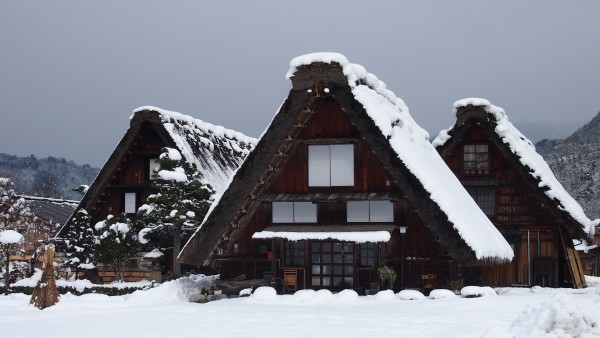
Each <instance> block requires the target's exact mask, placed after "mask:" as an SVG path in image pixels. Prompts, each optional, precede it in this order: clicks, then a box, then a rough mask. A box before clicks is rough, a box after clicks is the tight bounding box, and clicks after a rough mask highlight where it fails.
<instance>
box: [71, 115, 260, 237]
mask: <svg viewBox="0 0 600 338" xmlns="http://www.w3.org/2000/svg"><path fill="white" fill-rule="evenodd" d="M148 130H152V132H151V133H149V132H148ZM149 134H151V135H153V136H147V135H149ZM144 135H146V136H144ZM148 137H150V138H151V139H148ZM155 138H158V139H157V140H155ZM140 141H142V142H141V143H144V142H154V141H156V142H158V143H159V144H163V145H164V146H166V147H170V148H174V149H177V150H178V151H179V152H180V153H181V154H182V156H184V158H185V159H186V160H187V161H188V162H190V163H194V164H196V166H197V167H198V170H199V171H200V172H201V173H202V177H203V179H204V181H205V182H206V183H208V184H210V185H211V186H212V188H213V189H214V190H215V193H216V194H219V193H220V192H221V191H222V190H223V189H224V188H225V187H226V186H227V183H228V182H229V178H230V176H231V175H232V174H233V173H234V171H235V170H236V169H237V167H238V166H239V165H240V164H241V163H242V161H243V159H244V158H245V157H246V155H248V153H249V152H250V150H251V149H252V148H253V147H254V145H255V144H256V139H254V138H252V137H248V136H246V135H244V134H242V133H239V132H236V131H233V130H229V129H226V128H224V127H221V126H215V125H212V124H210V123H207V122H204V121H202V120H199V119H195V118H193V117H190V116H187V115H183V114H180V113H177V112H171V111H167V110H164V109H161V108H157V107H151V106H144V107H140V108H137V109H135V110H134V112H133V114H132V115H131V117H130V127H129V129H128V130H127V131H126V133H125V135H124V136H123V138H122V139H121V141H120V142H119V144H118V145H117V147H116V148H115V150H114V151H113V153H112V154H111V156H110V158H109V159H108V160H107V161H106V163H105V165H104V166H103V167H102V169H101V170H100V173H99V174H98V176H97V177H96V179H95V180H94V182H93V183H92V184H91V186H90V187H89V189H88V190H87V191H86V193H85V195H84V196H83V199H82V200H81V202H80V204H79V206H78V207H77V210H79V209H85V210H87V211H88V212H90V213H91V214H92V215H93V214H94V210H95V209H97V208H100V206H101V204H102V203H104V202H99V201H101V200H102V196H103V195H105V194H106V193H107V191H108V190H109V189H110V188H109V187H110V186H111V185H112V184H114V182H112V181H113V180H114V179H115V177H118V176H119V175H118V173H119V172H121V171H122V170H124V167H123V162H124V161H125V159H126V158H128V157H131V156H134V154H135V153H136V149H137V148H139V147H140ZM111 182H112V183H111ZM73 215H75V213H73ZM73 215H71V219H72V218H73ZM69 221H70V220H69ZM69 221H67V223H66V224H65V226H63V227H62V228H61V230H60V231H59V235H60V234H61V233H63V232H64V231H65V230H66V226H67V225H68V224H69Z"/></svg>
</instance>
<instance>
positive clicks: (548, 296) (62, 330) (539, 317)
mask: <svg viewBox="0 0 600 338" xmlns="http://www.w3.org/2000/svg"><path fill="white" fill-rule="evenodd" d="M588 282H589V284H590V285H591V286H590V287H588V288H587V289H581V290H571V289H548V288H539V287H534V288H532V289H527V288H518V289H517V288H501V289H496V292H497V295H496V293H494V292H490V289H489V288H484V290H482V291H483V292H481V293H482V294H484V296H483V297H479V298H463V297H461V296H451V295H449V294H448V292H447V291H439V292H434V295H437V296H436V297H433V298H430V297H424V298H422V299H417V300H403V299H401V298H411V299H414V298H420V297H398V294H396V295H394V294H393V293H392V292H391V291H383V292H380V293H379V294H377V295H374V296H358V295H357V294H356V293H355V292H354V291H352V290H345V291H343V292H340V293H338V294H331V293H330V292H329V291H325V290H322V291H317V292H315V291H312V290H300V291H298V292H296V294H294V295H283V296H278V295H275V292H274V290H273V289H271V288H266V287H263V288H259V289H257V290H256V291H255V292H254V294H253V295H251V296H250V297H243V298H236V299H225V300H219V301H214V302H210V303H206V304H196V303H190V302H188V297H189V296H190V295H192V294H194V293H197V292H198V285H199V284H198V279H196V280H194V279H189V278H181V279H179V280H177V281H172V282H167V283H164V284H163V285H161V286H159V287H157V288H154V289H150V290H147V291H136V292H135V293H133V294H130V295H126V296H113V297H109V296H104V295H98V294H87V295H83V296H74V295H71V294H67V295H63V296H62V298H61V299H60V302H59V303H58V304H57V305H55V306H53V307H50V308H47V309H45V310H38V309H37V308H35V307H33V306H31V305H29V296H27V295H24V294H10V295H8V296H3V295H0V325H1V327H2V334H1V335H0V336H1V337H10V338H19V337H86V338H88V337H89V338H93V337H103V338H105V337H220V338H229V337H232V338H233V337H269V338H270V337H487V338H490V337H599V336H600V282H598V279H597V278H590V279H588ZM412 293H418V292H417V291H414V292H412ZM473 293H478V291H477V288H476V287H475V288H473V287H470V288H468V289H466V290H465V294H469V295H472V294H473ZM404 294H405V295H406V294H407V292H405V293H404ZM408 294H411V292H408ZM441 295H443V296H441Z"/></svg>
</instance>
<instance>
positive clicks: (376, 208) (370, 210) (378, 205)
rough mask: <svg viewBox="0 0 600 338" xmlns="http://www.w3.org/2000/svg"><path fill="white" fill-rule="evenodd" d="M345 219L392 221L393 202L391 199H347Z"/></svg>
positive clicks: (373, 221) (355, 220)
mask: <svg viewBox="0 0 600 338" xmlns="http://www.w3.org/2000/svg"><path fill="white" fill-rule="evenodd" d="M346 220H347V221H348V223H355V222H370V223H390V222H393V221H394V204H393V203H392V202H391V201H349V202H347V204H346Z"/></svg>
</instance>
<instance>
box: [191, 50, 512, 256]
mask: <svg viewBox="0 0 600 338" xmlns="http://www.w3.org/2000/svg"><path fill="white" fill-rule="evenodd" d="M288 78H290V79H291V81H292V89H291V91H290V93H289V96H288V98H287V99H286V101H285V102H284V104H283V105H282V107H281V108H280V109H279V111H278V112H277V114H276V115H275V117H274V119H273V121H272V123H271V125H269V126H268V127H267V129H266V131H265V132H264V134H263V136H262V137H261V138H260V140H259V143H258V144H257V146H256V148H255V149H254V150H253V151H252V152H251V154H250V155H249V156H248V157H247V158H246V160H245V161H244V163H243V164H242V166H241V167H240V168H239V169H238V172H237V173H236V174H235V176H234V177H233V178H232V181H231V183H230V185H229V187H228V189H227V190H225V191H224V193H223V195H222V196H221V198H220V200H217V201H216V202H215V203H214V204H213V206H212V208H211V210H210V211H209V214H208V215H207V217H206V218H205V220H204V222H203V225H202V226H201V227H199V229H198V230H197V231H196V233H195V234H194V236H193V237H192V238H191V239H190V240H189V241H188V243H187V244H186V246H185V247H184V249H183V250H182V252H181V254H180V256H179V259H180V260H181V261H182V262H184V263H188V264H210V263H211V262H212V261H213V258H214V254H215V253H216V252H219V251H221V250H225V251H228V250H229V249H230V246H231V245H232V242H233V241H230V240H229V239H231V238H235V237H236V236H237V235H238V234H239V233H240V232H241V229H242V227H243V226H244V224H245V221H246V220H247V219H248V218H249V217H250V216H251V215H252V214H253V212H254V210H255V209H256V207H257V206H258V205H259V203H260V201H258V200H257V197H258V196H260V195H261V194H262V192H263V191H264V190H265V188H266V186H267V185H268V184H267V183H268V182H270V181H271V180H272V178H273V177H274V172H276V171H277V170H279V168H280V167H281V165H282V163H283V162H284V161H285V158H286V156H287V155H288V154H289V152H290V150H291V149H292V148H293V144H294V140H295V139H296V137H297V136H298V134H299V133H300V131H301V130H302V129H303V128H304V127H305V126H306V124H307V121H309V120H310V116H311V114H313V113H314V112H315V111H316V107H317V105H318V104H319V102H321V101H322V99H323V98H325V97H331V98H334V99H335V100H336V101H337V102H338V104H339V105H340V106H341V108H342V110H343V111H344V112H346V114H347V116H348V118H349V119H350V121H351V122H352V123H353V124H354V125H355V126H356V128H357V129H358V131H359V132H360V134H361V135H362V137H363V138H364V139H365V141H366V142H367V143H368V144H369V146H370V147H371V149H372V151H373V152H374V153H375V155H376V156H377V157H378V159H379V160H380V161H381V163H382V164H383V165H384V167H385V168H386V170H388V172H389V173H390V175H391V176H392V177H393V179H394V180H395V181H396V182H398V185H399V186H400V187H401V189H402V191H403V192H404V193H405V195H406V196H407V197H408V199H409V200H410V202H411V204H412V205H413V206H414V207H415V208H416V209H417V210H418V212H419V215H421V217H422V218H423V220H424V221H425V223H426V225H427V227H429V228H430V229H431V231H432V233H434V236H435V237H436V238H437V239H438V240H439V241H440V242H442V243H443V244H444V245H445V247H446V248H447V249H448V251H449V252H450V253H451V255H452V256H453V257H454V258H456V259H458V260H460V261H473V260H497V261H503V260H511V259H512V257H513V252H512V250H511V248H510V246H509V245H508V243H507V242H506V240H505V239H504V237H502V235H501V234H500V233H499V232H498V230H496V228H495V227H494V225H493V224H492V223H491V222H490V221H489V219H488V218H487V217H486V216H485V215H484V214H483V212H481V210H480V209H479V207H477V205H476V204H475V202H474V201H473V199H472V198H471V197H470V196H469V194H468V193H467V192H466V191H465V190H464V188H463V187H462V185H461V184H460V182H459V181H458V179H457V178H456V177H455V176H454V174H453V173H452V172H451V171H450V170H449V169H448V167H447V166H446V164H445V163H444V161H443V160H442V159H441V158H440V156H439V155H438V153H437V152H436V151H435V149H434V148H433V146H431V144H430V143H429V140H428V134H427V133H426V132H425V131H424V130H423V129H422V128H421V127H419V126H418V125H417V124H416V122H415V121H414V120H413V118H412V117H411V115H410V114H409V113H408V108H407V107H406V105H405V104H404V102H403V101H402V100H401V99H399V98H397V97H396V96H395V95H394V93H392V92H391V91H389V90H387V89H386V87H385V84H384V83H383V82H381V81H379V80H378V79H377V77H375V76H374V75H372V74H369V73H367V72H366V70H365V69H364V68H363V67H361V66H359V65H355V64H351V63H349V62H348V61H347V60H346V58H345V57H344V56H343V55H340V54H334V53H317V54H309V55H305V56H302V57H298V58H295V59H293V60H292V62H291V68H290V71H289V72H288Z"/></svg>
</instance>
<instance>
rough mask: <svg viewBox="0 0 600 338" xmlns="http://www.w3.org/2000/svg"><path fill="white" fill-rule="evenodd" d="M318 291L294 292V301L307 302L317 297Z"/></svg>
mask: <svg viewBox="0 0 600 338" xmlns="http://www.w3.org/2000/svg"><path fill="white" fill-rule="evenodd" d="M315 294H316V291H315V290H311V289H306V290H298V291H296V292H294V300H296V301H298V302H307V301H310V300H312V299H313V298H314V297H315Z"/></svg>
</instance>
